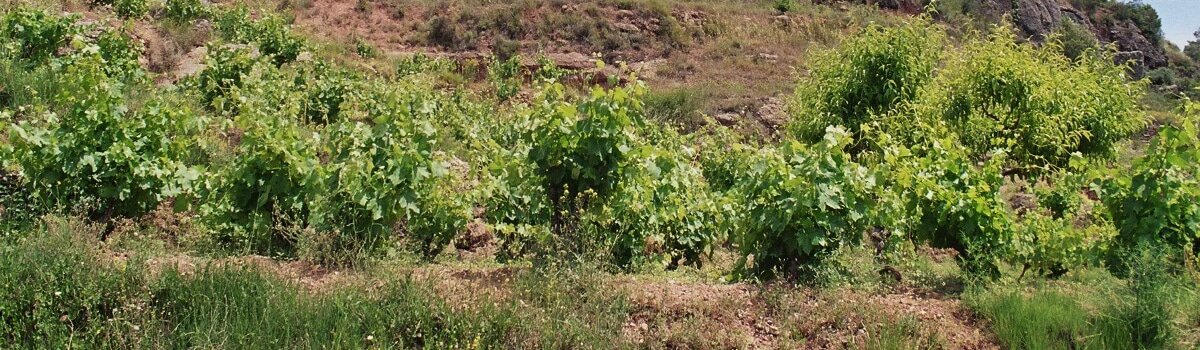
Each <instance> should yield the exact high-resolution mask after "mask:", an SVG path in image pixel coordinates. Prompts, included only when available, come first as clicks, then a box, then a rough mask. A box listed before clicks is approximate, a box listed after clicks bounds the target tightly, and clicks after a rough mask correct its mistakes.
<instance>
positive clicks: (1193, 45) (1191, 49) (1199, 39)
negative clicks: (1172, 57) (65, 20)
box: [1183, 29, 1200, 62]
mask: <svg viewBox="0 0 1200 350" xmlns="http://www.w3.org/2000/svg"><path fill="white" fill-rule="evenodd" d="M1192 36H1193V37H1195V38H1196V40H1192V41H1189V42H1188V43H1187V46H1184V47H1183V54H1185V55H1187V57H1188V58H1191V59H1192V61H1193V62H1200V29H1197V30H1196V31H1195V32H1194V33H1192Z"/></svg>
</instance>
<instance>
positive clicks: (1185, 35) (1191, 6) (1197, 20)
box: [1142, 0, 1200, 47]
mask: <svg viewBox="0 0 1200 350" xmlns="http://www.w3.org/2000/svg"><path fill="white" fill-rule="evenodd" d="M1142 2H1143V3H1147V4H1150V6H1153V7H1154V10H1155V11H1156V12H1158V17H1159V18H1162V29H1163V36H1165V37H1166V38H1167V40H1170V41H1171V42H1173V43H1175V44H1176V45H1179V46H1180V47H1183V46H1184V45H1187V42H1188V41H1192V40H1196V39H1195V37H1193V36H1192V33H1193V32H1195V31H1196V30H1197V29H1200V0H1142Z"/></svg>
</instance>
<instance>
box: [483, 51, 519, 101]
mask: <svg viewBox="0 0 1200 350" xmlns="http://www.w3.org/2000/svg"><path fill="white" fill-rule="evenodd" d="M521 78H522V76H521V57H520V56H512V57H509V58H507V59H500V58H495V57H494V58H492V62H491V63H490V64H488V81H490V82H491V83H492V88H494V89H496V98H497V99H500V101H502V102H503V101H508V99H510V98H513V96H516V95H517V94H518V93H520V92H521Z"/></svg>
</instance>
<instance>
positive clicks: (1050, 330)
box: [973, 291, 1090, 349]
mask: <svg viewBox="0 0 1200 350" xmlns="http://www.w3.org/2000/svg"><path fill="white" fill-rule="evenodd" d="M973 304H974V306H975V309H976V311H978V312H979V313H981V314H983V315H986V316H987V318H988V320H989V321H991V323H992V331H993V332H995V334H996V337H997V338H998V339H1000V342H1001V344H1003V345H1004V346H1005V347H1006V348H1010V349H1077V348H1079V346H1080V345H1082V344H1084V342H1085V339H1087V337H1088V336H1089V335H1090V334H1089V333H1088V332H1089V331H1090V326H1089V325H1088V322H1087V321H1088V318H1089V315H1088V312H1087V311H1086V310H1084V309H1083V307H1082V306H1081V305H1079V303H1078V302H1077V301H1076V300H1075V299H1073V298H1071V297H1070V296H1068V295H1065V294H1062V293H1057V292H1053V291H1038V292H1034V293H1033V294H1032V295H1030V296H1025V295H1022V294H1020V293H1017V292H1007V293H1005V292H995V293H993V294H988V295H986V296H983V297H981V298H980V299H979V300H975V301H974V302H973Z"/></svg>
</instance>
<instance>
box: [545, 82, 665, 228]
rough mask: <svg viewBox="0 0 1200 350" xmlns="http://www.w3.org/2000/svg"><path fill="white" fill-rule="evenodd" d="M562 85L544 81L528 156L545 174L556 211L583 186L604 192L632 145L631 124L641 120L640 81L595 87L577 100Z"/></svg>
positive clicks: (616, 176) (585, 189)
mask: <svg viewBox="0 0 1200 350" xmlns="http://www.w3.org/2000/svg"><path fill="white" fill-rule="evenodd" d="M563 89H564V87H563V86H561V85H558V84H552V85H548V86H547V87H546V88H545V90H544V91H543V92H542V96H540V100H539V101H538V102H537V104H536V105H535V109H534V111H533V112H532V113H533V115H532V117H531V118H532V119H533V120H535V121H537V123H538V125H536V126H535V127H533V129H532V133H531V139H532V140H533V145H532V148H531V149H530V150H529V160H530V161H532V162H533V163H534V164H536V165H537V167H538V169H539V170H540V172H541V173H542V174H543V176H545V187H546V192H547V194H548V195H549V197H550V200H551V201H552V202H553V203H556V204H555V205H554V207H555V211H556V212H557V211H560V210H562V209H565V208H564V207H562V206H561V205H563V204H565V203H567V202H570V201H573V200H574V197H575V196H578V195H579V194H581V193H585V192H596V193H597V194H599V195H601V196H604V195H607V194H608V193H609V192H610V191H611V190H612V189H613V188H615V186H616V184H617V182H618V181H617V180H618V179H619V178H620V165H621V164H622V162H624V160H625V158H626V154H627V153H628V152H629V150H630V149H631V135H632V132H633V130H632V128H633V126H634V125H636V124H639V123H641V122H642V102H641V96H642V94H643V91H644V87H642V86H641V85H640V84H634V85H632V86H630V87H626V88H617V89H613V90H610V91H604V90H600V89H599V88H597V89H593V90H592V92H591V94H590V95H588V96H587V97H584V98H582V99H581V100H580V101H578V102H575V103H571V102H567V101H565V98H564V90H563Z"/></svg>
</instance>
